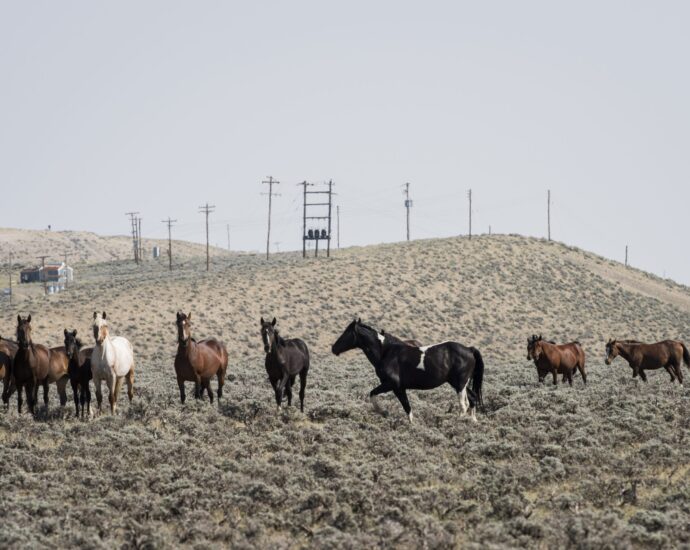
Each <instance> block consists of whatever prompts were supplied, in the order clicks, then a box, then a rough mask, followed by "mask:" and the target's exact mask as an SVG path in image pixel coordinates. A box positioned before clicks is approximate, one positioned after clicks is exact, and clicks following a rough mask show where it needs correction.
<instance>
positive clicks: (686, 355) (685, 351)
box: [680, 342, 690, 369]
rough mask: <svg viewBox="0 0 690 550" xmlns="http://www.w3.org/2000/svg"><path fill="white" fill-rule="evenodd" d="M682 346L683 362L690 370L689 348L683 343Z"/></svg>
mask: <svg viewBox="0 0 690 550" xmlns="http://www.w3.org/2000/svg"><path fill="white" fill-rule="evenodd" d="M680 345H681V346H683V362H684V363H685V366H686V367H688V368H689V369H690V353H689V352H688V348H687V347H686V346H685V344H684V343H683V342H681V343H680Z"/></svg>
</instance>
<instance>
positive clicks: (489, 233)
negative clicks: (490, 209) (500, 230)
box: [489, 226, 491, 237]
mask: <svg viewBox="0 0 690 550" xmlns="http://www.w3.org/2000/svg"><path fill="white" fill-rule="evenodd" d="M490 236H491V226H489V237H490Z"/></svg>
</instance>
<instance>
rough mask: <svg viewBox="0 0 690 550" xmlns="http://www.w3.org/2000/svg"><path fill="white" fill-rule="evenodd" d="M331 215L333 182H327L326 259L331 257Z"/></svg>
mask: <svg viewBox="0 0 690 550" xmlns="http://www.w3.org/2000/svg"><path fill="white" fill-rule="evenodd" d="M332 214H333V180H328V240H327V241H326V258H330V257H331V220H332ZM317 242H318V241H317Z"/></svg>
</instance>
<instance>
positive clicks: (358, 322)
mask: <svg viewBox="0 0 690 550" xmlns="http://www.w3.org/2000/svg"><path fill="white" fill-rule="evenodd" d="M357 324H358V325H361V324H362V318H361V317H357Z"/></svg>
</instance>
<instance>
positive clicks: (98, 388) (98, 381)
mask: <svg viewBox="0 0 690 550" xmlns="http://www.w3.org/2000/svg"><path fill="white" fill-rule="evenodd" d="M101 382H103V379H102V378H101V377H100V376H99V377H97V378H94V379H93V385H94V387H95V388H96V403H97V404H98V411H97V414H101V411H102V405H103V392H102V391H101Z"/></svg>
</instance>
